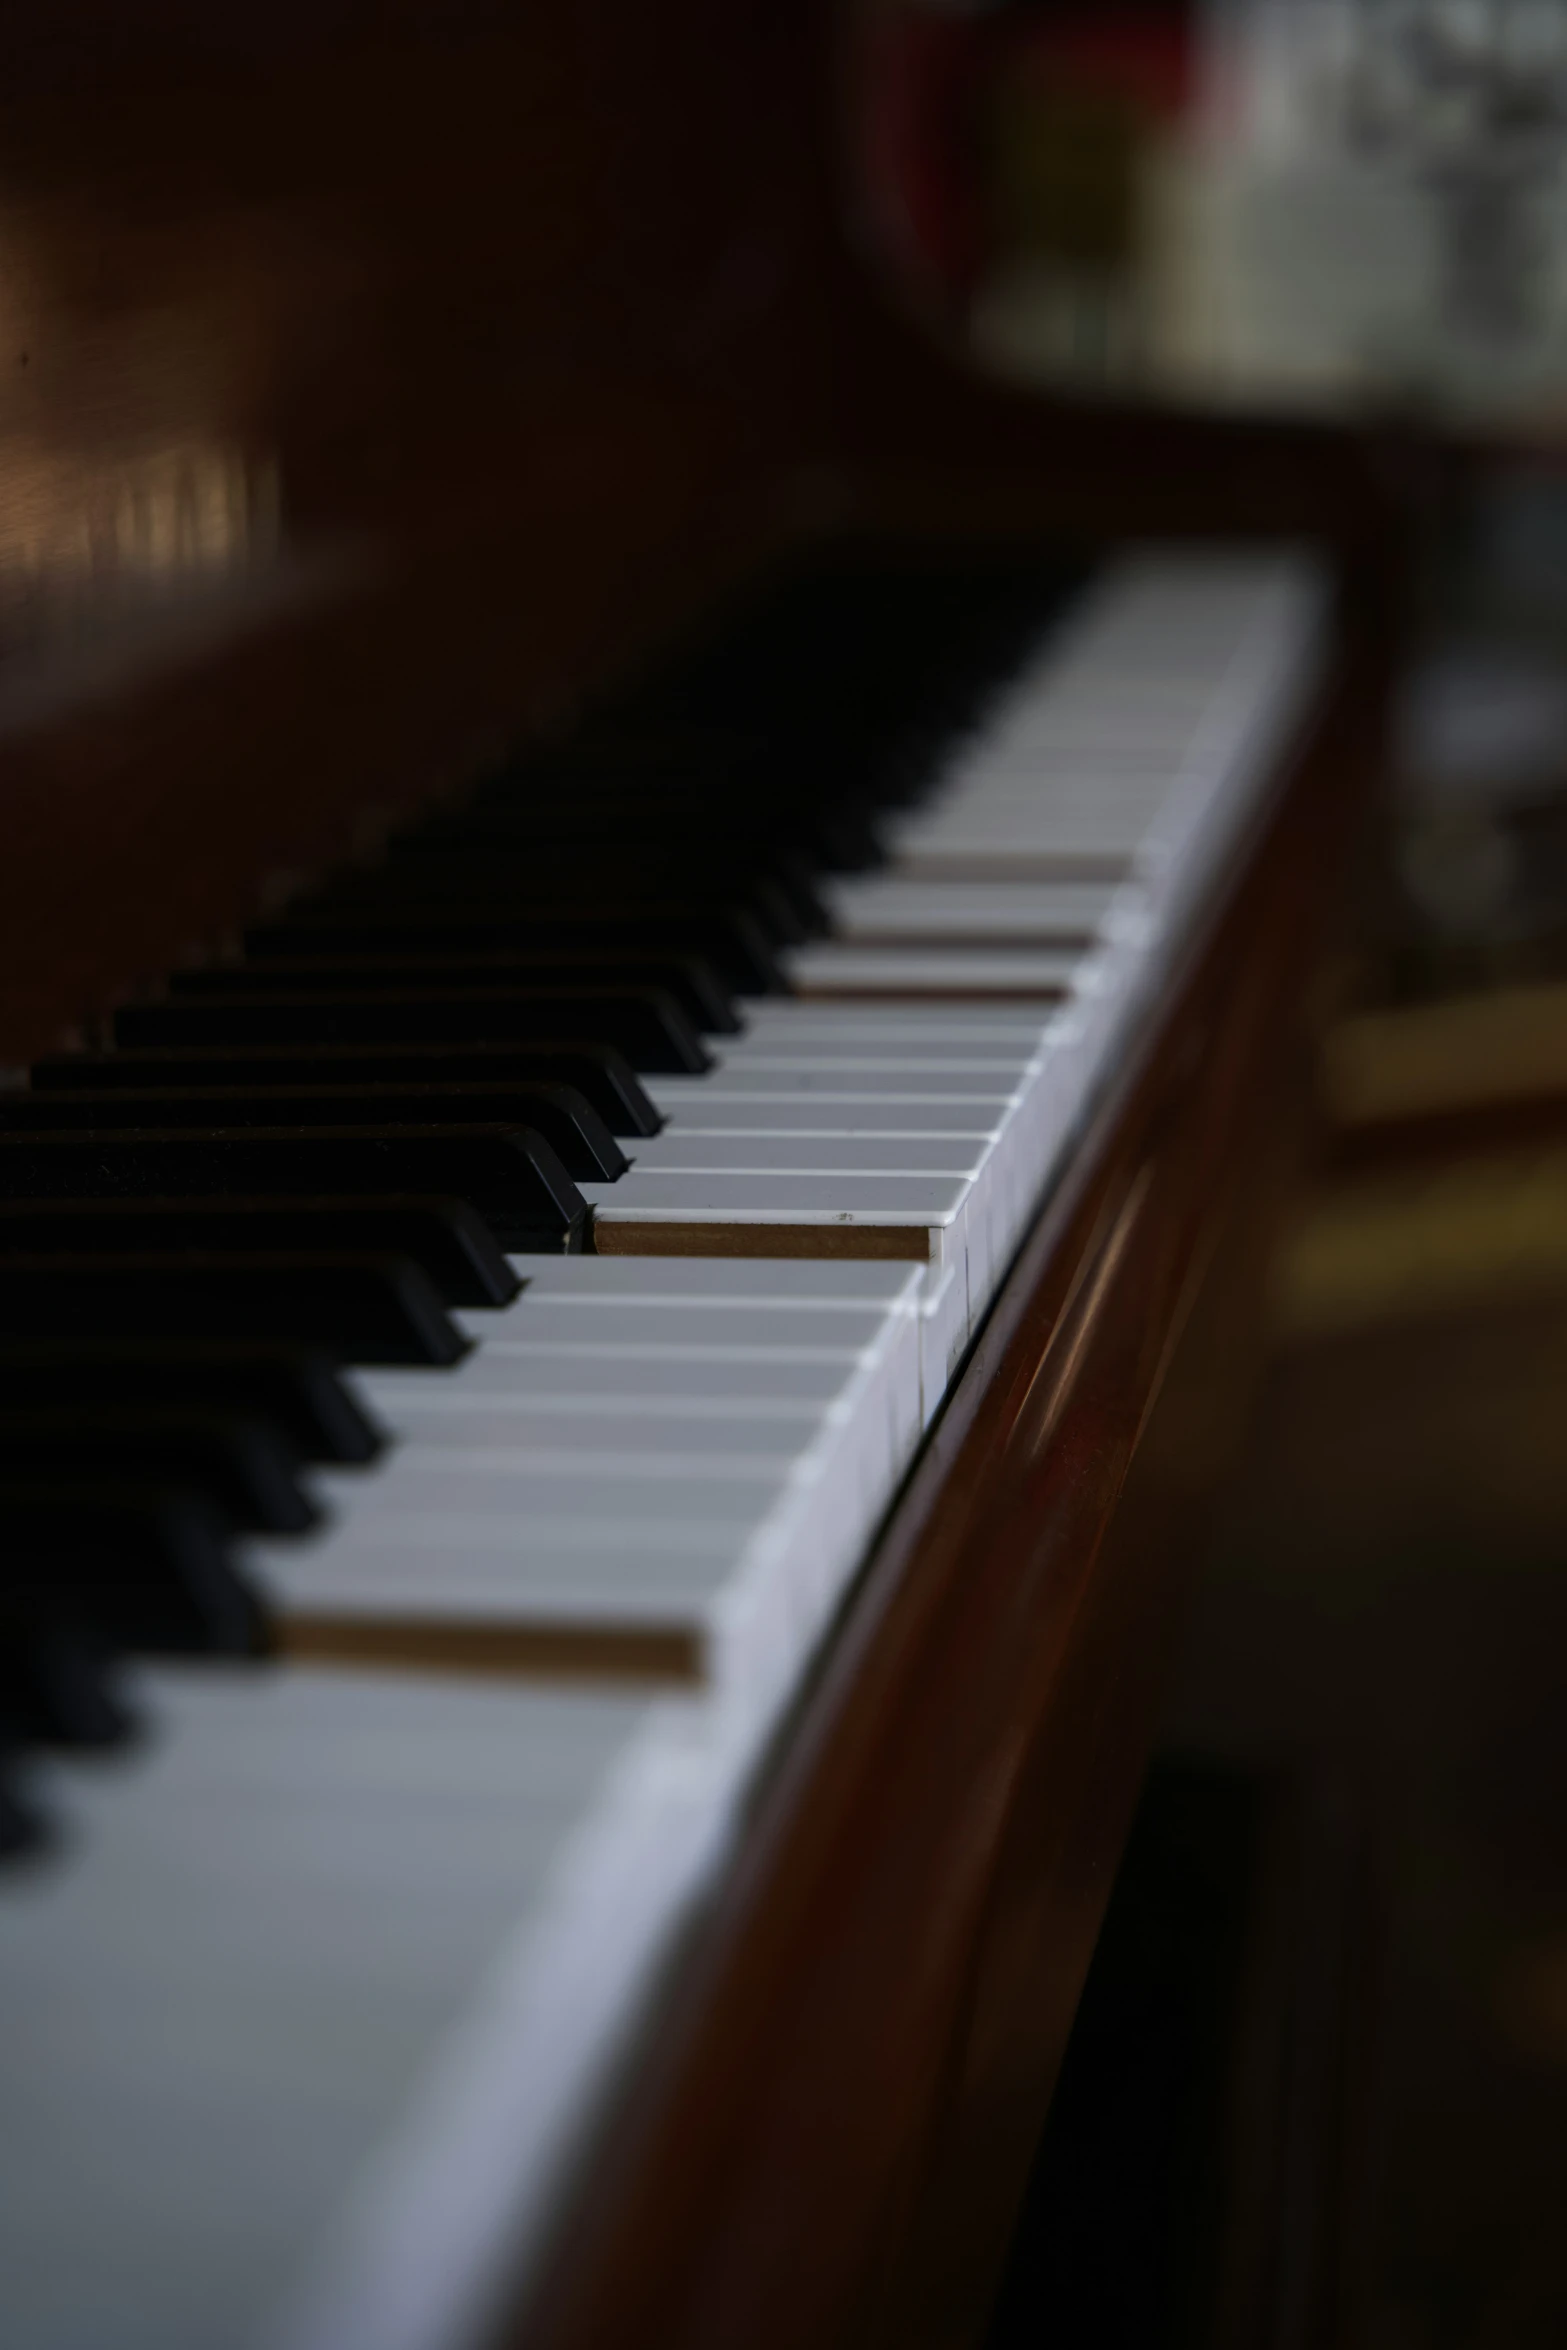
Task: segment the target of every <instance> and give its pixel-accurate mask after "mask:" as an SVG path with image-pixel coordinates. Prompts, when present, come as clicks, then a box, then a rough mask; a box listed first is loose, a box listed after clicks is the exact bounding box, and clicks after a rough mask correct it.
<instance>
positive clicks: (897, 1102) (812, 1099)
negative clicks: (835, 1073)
mask: <svg viewBox="0 0 1567 2350" xmlns="http://www.w3.org/2000/svg"><path fill="white" fill-rule="evenodd" d="M1012 1098H1013V1097H1012V1096H1010V1095H1009V1096H1007V1097H1006V1100H1005V1101H1004V1102H1002V1103H1001V1105H1000V1106H999V1107H995V1108H993V1107H989V1106H987V1105H986V1104H985V1103H984V1102H983V1101H981V1100H976V1098H975V1097H974V1096H972V1095H968V1096H961V1095H960V1096H959V1098H958V1099H957V1100H956V1101H952V1100H950V1099H946V1098H942V1099H936V1100H933V1099H931V1098H930V1097H929V1096H928V1095H927V1096H922V1097H916V1098H915V1099H914V1100H913V1101H910V1100H909V1098H908V1097H907V1096H896V1095H895V1096H893V1097H892V1098H891V1099H886V1098H880V1097H873V1098H872V1099H870V1100H866V1099H865V1098H864V1097H863V1096H861V1095H859V1094H854V1093H837V1094H822V1093H819V1092H818V1093H814V1094H809V1095H802V1094H800V1093H798V1092H795V1093H787V1094H779V1093H761V1094H757V1093H741V1092H728V1093H720V1094H717V1095H714V1096H709V1097H707V1098H705V1099H704V1098H700V1097H699V1098H697V1099H695V1100H689V1101H688V1100H683V1101H682V1102H681V1103H680V1105H679V1108H678V1109H677V1110H676V1111H675V1112H674V1113H673V1115H672V1116H671V1119H670V1122H669V1124H668V1125H667V1126H666V1127H665V1129H664V1131H663V1133H662V1134H661V1135H659V1136H658V1137H657V1140H658V1141H659V1142H660V1143H662V1142H665V1141H669V1142H676V1141H678V1142H680V1143H682V1144H684V1143H685V1142H686V1141H687V1140H688V1139H689V1138H691V1137H694V1136H697V1135H714V1136H722V1135H763V1134H774V1135H778V1136H779V1137H781V1138H782V1137H786V1136H790V1135H795V1136H799V1137H801V1138H802V1139H803V1138H810V1137H814V1136H817V1135H855V1136H860V1137H863V1139H864V1140H866V1141H871V1140H874V1139H875V1138H876V1137H877V1136H885V1137H886V1138H887V1139H888V1140H889V1141H895V1140H898V1139H903V1140H906V1141H911V1142H912V1141H919V1140H930V1141H938V1140H942V1139H944V1138H947V1137H951V1138H952V1139H954V1140H965V1139H966V1140H969V1141H993V1140H994V1139H995V1137H996V1136H997V1135H998V1134H999V1133H1000V1131H1001V1128H1002V1125H1003V1124H1004V1122H1005V1115H1006V1110H1007V1107H1008V1105H1009V1104H1010V1102H1011V1100H1012ZM629 1147H632V1148H644V1149H645V1148H646V1145H641V1146H637V1145H631V1146H629Z"/></svg>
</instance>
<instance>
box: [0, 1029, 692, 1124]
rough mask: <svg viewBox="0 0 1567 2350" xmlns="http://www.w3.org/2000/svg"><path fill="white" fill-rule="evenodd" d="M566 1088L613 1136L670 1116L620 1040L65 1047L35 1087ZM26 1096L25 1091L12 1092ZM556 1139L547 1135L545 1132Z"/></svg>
mask: <svg viewBox="0 0 1567 2350" xmlns="http://www.w3.org/2000/svg"><path fill="white" fill-rule="evenodd" d="M534 1083H538V1084H540V1085H547V1086H556V1085H559V1086H564V1087H566V1088H567V1089H568V1090H569V1091H570V1092H572V1093H574V1094H580V1095H581V1097H582V1099H583V1100H584V1101H585V1102H586V1103H587V1104H588V1107H589V1108H590V1109H591V1110H593V1111H594V1112H595V1114H596V1115H597V1116H598V1117H599V1118H600V1119H601V1120H602V1121H603V1124H604V1127H605V1129H606V1130H607V1132H608V1133H609V1134H611V1135H618V1136H624V1137H631V1136H646V1135H651V1134H657V1133H658V1131H659V1129H660V1127H661V1126H662V1124H663V1120H662V1119H661V1118H660V1117H659V1114H658V1112H657V1111H656V1110H655V1109H654V1107H653V1104H652V1102H651V1101H650V1099H649V1098H648V1095H647V1092H646V1090H645V1089H644V1087H643V1086H642V1084H641V1082H640V1080H639V1079H638V1077H637V1073H636V1071H635V1070H634V1069H633V1068H632V1066H631V1063H630V1062H629V1061H628V1060H627V1059H626V1057H625V1055H624V1054H623V1053H619V1052H616V1050H615V1049H614V1047H613V1046H612V1045H590V1044H581V1045H567V1044H538V1045H508V1044H476V1045H444V1046H442V1047H441V1048H440V1049H439V1050H430V1049H427V1048H421V1047H420V1046H418V1045H411V1046H404V1045H361V1046H354V1045H315V1046H310V1045H257V1046H253V1047H251V1048H249V1049H241V1050H239V1051H224V1050H223V1049H222V1048H221V1047H219V1048H214V1049H205V1048H201V1047H196V1048H193V1049H188V1050H187V1049H171V1050H169V1051H163V1052H160V1051H147V1052H138V1051H129V1050H128V1051H124V1052H108V1053H58V1054H54V1055H52V1056H51V1057H50V1058H48V1059H47V1060H43V1061H37V1062H35V1063H34V1065H33V1069H32V1076H31V1087H32V1091H33V1092H34V1093H35V1094H39V1095H42V1094H49V1095H58V1094H60V1093H62V1092H93V1091H102V1092H109V1091H111V1090H119V1089H121V1088H123V1089H125V1090H127V1091H137V1092H142V1093H148V1092H180V1091H184V1090H187V1089H189V1088H191V1087H194V1086H209V1087H210V1086H233V1087H240V1088H250V1087H256V1088H260V1087H265V1086H290V1085H298V1086H302V1087H309V1088H311V1089H314V1088H316V1087H319V1086H333V1087H337V1086H343V1087H349V1086H353V1087H364V1088H365V1089H366V1090H367V1091H374V1090H378V1089H382V1088H390V1089H393V1090H397V1091H401V1090H402V1089H403V1088H405V1087H424V1086H426V1085H430V1086H446V1085H473V1086H475V1087H477V1088H480V1089H483V1088H494V1087H498V1086H510V1085H512V1084H519V1085H524V1086H526V1085H531V1084H534ZM9 1098H11V1099H25V1098H26V1097H25V1095H22V1096H11V1097H9ZM545 1139H546V1140H548V1139H549V1138H548V1136H546V1138H545Z"/></svg>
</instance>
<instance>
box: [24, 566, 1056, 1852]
mask: <svg viewBox="0 0 1567 2350" xmlns="http://www.w3.org/2000/svg"><path fill="white" fill-rule="evenodd" d="M971 585H972V583H971ZM1025 607H1026V608H1027V612H1028V615H1029V616H1030V618H1033V617H1035V616H1037V610H1038V597H1037V591H1036V590H1035V589H1034V588H1031V589H1030V591H1029V594H1028V596H1026V597H1024V598H1023V599H1021V600H1020V599H1019V597H1018V595H1017V592H1016V582H1015V581H1014V580H1012V579H1011V577H1010V575H1009V576H1008V577H1007V578H1005V579H1003V581H1002V582H1001V586H1000V590H999V591H998V593H997V594H995V595H992V596H991V598H990V601H989V604H988V605H987V604H986V599H985V597H984V596H983V595H980V596H978V597H976V596H975V595H974V594H973V593H972V592H969V591H965V590H961V589H960V585H959V583H956V582H955V581H954V580H953V579H952V578H950V577H944V578H938V579H936V580H934V581H929V580H927V581H925V582H923V583H921V582H914V583H913V584H912V586H910V584H909V583H904V586H903V587H902V588H901V589H895V591H894V592H891V593H889V592H887V583H886V582H885V581H882V582H881V583H880V587H879V591H878V592H876V593H871V594H867V593H866V592H865V583H864V581H863V580H862V581H860V582H858V583H856V582H853V581H850V580H848V579H847V575H845V576H844V577H841V578H840V579H839V580H838V581H837V582H836V584H834V583H832V582H829V583H828V584H827V587H826V588H825V589H824V588H823V586H822V583H820V582H816V583H807V584H806V587H805V589H804V590H803V591H799V590H791V591H789V592H788V593H786V594H785V595H784V596H783V598H782V600H781V602H778V601H777V600H775V602H774V604H773V606H772V607H771V609H770V610H767V611H764V612H763V613H762V614H761V615H760V618H756V617H753V620H752V621H751V622H750V623H749V624H742V625H741V626H740V627H739V628H738V629H737V630H736V631H734V632H732V633H731V636H730V638H729V640H728V641H727V643H726V644H725V645H724V646H721V647H720V648H718V651H717V652H716V654H715V653H713V652H709V653H706V654H704V655H702V656H701V657H700V658H699V659H698V660H696V661H695V662H694V663H692V664H687V665H686V666H685V668H684V669H683V670H682V669H680V668H674V669H670V670H667V671H666V672H665V673H664V675H663V676H662V677H661V678H660V679H657V680H655V681H653V683H652V685H651V686H650V687H647V688H644V689H641V690H640V692H639V693H637V694H634V695H633V696H631V697H630V698H629V700H628V701H626V702H623V704H622V706H621V707H620V708H619V709H618V710H616V711H613V712H610V713H608V714H606V715H604V716H602V717H601V718H600V720H599V721H598V722H597V723H596V724H595V725H594V726H592V727H590V728H587V729H583V730H580V731H579V732H578V734H577V735H576V736H575V737H574V738H573V740H572V741H571V742H569V743H567V744H564V745H559V746H556V747H555V748H554V749H553V750H550V751H548V752H546V753H542V754H539V753H536V754H534V755H532V756H530V758H529V759H528V760H527V761H526V762H524V763H522V764H520V765H517V766H514V767H512V768H509V769H507V770H504V771H503V772H501V773H500V774H498V775H496V776H494V777H492V778H491V779H489V781H488V782H487V783H486V784H485V785H483V786H482V787H481V788H480V789H479V791H478V792H476V793H475V794H473V795H471V796H470V798H469V800H468V801H467V802H466V803H465V805H463V806H462V807H461V808H458V809H453V810H444V811H441V812H439V813H437V815H435V816H434V817H432V818H429V819H427V820H426V821H425V822H424V823H422V824H421V825H420V826H419V827H418V828H417V829H415V830H411V831H410V832H408V833H406V834H404V835H403V836H402V837H401V838H399V839H397V840H394V841H393V842H392V843H391V844H390V846H389V848H388V849H387V851H386V853H385V854H384V855H383V856H382V858H381V859H380V861H379V862H378V863H377V864H375V865H373V866H370V867H367V868H363V869H359V870H355V871H353V872H349V873H345V874H341V875H339V876H337V877H335V878H334V879H332V880H330V881H328V882H327V883H326V884H324V885H323V886H322V887H320V888H319V889H318V890H317V891H316V892H315V893H314V894H313V896H312V897H311V898H310V899H308V900H306V901H305V902H303V903H302V904H300V905H299V906H298V907H297V908H296V909H294V910H293V911H291V912H290V914H289V915H288V916H287V917H286V918H285V919H284V920H282V921H279V922H274V923H272V924H270V925H267V926H264V927H261V928H258V929H257V930H255V931H253V932H252V933H250V934H249V935H247V937H246V939H245V940H244V942H243V945H242V949H241V953H240V956H239V958H238V959H236V960H233V961H229V962H223V963H218V964H213V965H210V966H207V967H204V968H200V969H193V970H188V971H182V972H180V973H179V974H177V975H176V976H174V977H173V978H171V979H170V980H169V982H168V983H167V986H166V988H165V989H164V991H163V992H162V993H161V994H160V995H159V996H158V997H157V998H156V999H155V1000H147V1001H142V1002H137V1003H133V1004H130V1005H127V1006H126V1007H124V1008H123V1009H122V1010H121V1011H120V1012H119V1013H118V1014H117V1015H116V1016H115V1018H114V1020H113V1023H112V1031H111V1035H112V1043H111V1044H110V1046H109V1049H100V1050H97V1051H94V1052H84V1053H78V1054H73V1055H66V1056H61V1057H59V1058H56V1059H53V1060H51V1061H47V1062H45V1063H42V1064H40V1065H39V1066H38V1067H37V1068H35V1069H34V1071H33V1072H32V1076H31V1088H30V1090H29V1091H25V1092H16V1093H11V1094H4V1095H0V1746H3V1744H4V1743H5V1741H6V1739H7V1738H8V1737H9V1738H10V1739H11V1740H12V1741H13V1742H15V1741H28V1740H34V1739H40V1738H42V1739H54V1740H61V1739H64V1740H68V1741H73V1742H78V1743H79V1742H83V1741H87V1742H94V1741H99V1740H103V1739H106V1738H110V1737H113V1736H116V1735H118V1734H120V1732H121V1729H122V1727H123V1724H122V1721H121V1718H120V1714H119V1711H118V1708H117V1707H116V1705H115V1703H114V1701H113V1697H112V1684H111V1682H110V1681H109V1680H108V1679H106V1677H105V1674H104V1672H103V1670H102V1669H101V1663H102V1660H103V1659H106V1658H112V1657H114V1656H116V1655H118V1654H119V1653H122V1652H124V1651H126V1650H146V1649H153V1650H167V1649H171V1648H172V1649H186V1650H189V1649H198V1650H213V1649H216V1650H228V1651H233V1650H251V1649H254V1648H256V1647H258V1646H260V1645H263V1644H264V1641H265V1625H264V1623H263V1621H262V1619H261V1614H260V1611H259V1609H258V1608H257V1606H256V1604H255V1602H254V1600H253V1598H252V1597H251V1595H250V1594H249V1593H248V1591H247V1590H246V1588H245V1586H244V1584H243V1582H242V1580H241V1579H240V1578H239V1576H238V1575H237V1574H236V1573H235V1571H234V1568H233V1564H232V1556H231V1549H232V1539H233V1536H234V1534H235V1532H236V1530H241V1529H245V1528H266V1529H270V1530H273V1531H287V1530H297V1529H300V1528H302V1527H303V1526H305V1525H306V1524H308V1522H309V1519H310V1514H311V1512H310V1504H309V1501H308V1499H307V1492H306V1488H305V1485H304V1484H303V1483H302V1481H301V1480H302V1471H303V1467H304V1465H305V1464H306V1463H308V1462H311V1461H335V1462H355V1461H363V1460H366V1459H369V1458H371V1457H372V1456H373V1454H374V1451H375V1449H376V1446H377V1442H378V1439H377V1437H376V1433H375V1431H374V1430H373V1429H371V1428H370V1427H368V1426H367V1425H366V1423H365V1421H364V1419H363V1416H362V1415H361V1414H360V1412H359V1411H358V1410H357V1408H356V1407H355V1405H354V1402H353V1399H352V1397H351V1395H350V1394H349V1391H348V1390H347V1389H346V1388H345V1387H344V1386H343V1384H342V1382H341V1381H340V1380H339V1379H338V1377H337V1375H336V1366H338V1365H340V1364H343V1363H354V1362H360V1363H423V1364H427V1365H430V1366H431V1367H436V1366H439V1365H442V1364H447V1363H450V1362H452V1361H454V1360H456V1359H457V1358H458V1357H459V1356H460V1354H461V1353H462V1351H463V1341H462V1338H461V1336H460V1333H459V1330H458V1327H457V1325H456V1324H455V1323H454V1321H453V1320H452V1318H451V1314H450V1311H449V1309H450V1308H451V1307H452V1306H454V1305H469V1304H472V1305H501V1304H504V1303H505V1302H506V1301H507V1300H508V1298H509V1297H510V1296H512V1295H514V1294H515V1290H516V1280H515V1276H514V1275H513V1273H512V1271H511V1269H510V1267H509V1265H508V1263H507V1260H506V1256H505V1254H504V1253H503V1251H504V1249H506V1248H511V1249H515V1250H530V1251H531V1250H540V1249H543V1250H550V1249H571V1248H575V1247H578V1246H580V1245H582V1242H583V1239H584V1236H585V1227H586V1222H587V1219H586V1214H585V1210H584V1206H583V1202H582V1199H581V1197H580V1195H579V1193H578V1192H577V1190H576V1184H577V1182H578V1181H586V1180H597V1181H609V1180H613V1179H614V1177H615V1176H616V1175H617V1174H619V1173H620V1172H621V1171H622V1170H623V1168H624V1166H625V1163H626V1162H625V1154H624V1151H623V1150H622V1147H621V1145H622V1144H623V1143H624V1142H626V1141H628V1140H631V1139H633V1138H635V1137H637V1136H642V1135H648V1134H651V1133H654V1132H656V1130H657V1127H658V1123H659V1121H658V1119H657V1116H656V1114H655V1112H654V1110H653V1106H652V1104H651V1102H650V1101H649V1099H648V1096H647V1094H646V1092H645V1091H644V1090H643V1088H642V1086H641V1084H640V1083H639V1072H640V1073H643V1074H646V1073H649V1072H677V1073H681V1074H695V1073H700V1072H701V1071H702V1070H704V1069H705V1068H707V1067H708V1066H709V1065H710V1056H709V1053H708V1050H707V1047H706V1044H705V1042H704V1038H705V1037H707V1036H715V1035H716V1036H723V1035H725V1034H731V1033H733V1032H734V1031H735V1030H736V1028H737V1027H738V1026H739V1025H740V1022H739V1018H738V1015H737V1011H736V999H737V998H738V997H741V996H744V995H748V994H756V993H763V992H772V991H776V990H777V989H778V988H780V987H781V985H782V984H783V982H782V976H781V968H780V956H781V954H782V953H783V951H784V950H785V949H786V948H787V947H788V946H790V945H791V944H794V943H797V942H798V941H800V940H802V939H805V938H807V937H810V936H812V935H814V934H817V933H819V932H820V931H821V930H822V929H823V928H824V926H825V924H824V917H823V912H822V907H821V903H820V900H819V897H818V894H817V890H818V883H819V880H820V877H821V875H822V874H823V873H824V872H826V871H832V870H842V869H844V868H845V867H852V866H856V865H863V864H865V863H867V862H870V861H872V860H873V859H874V856H875V854H876V849H875V824H876V819H877V817H878V815H879V813H880V812H881V811H882V810H884V809H885V808H886V807H887V806H888V805H889V804H891V803H892V802H894V801H897V800H902V799H906V798H908V797H909V796H910V795H911V793H912V792H914V791H916V790H917V789H918V788H919V786H920V782H921V779H922V776H923V775H926V774H928V773H929V772H930V769H931V767H932V765H933V763H934V760H935V756H936V754H937V752H938V750H939V747H940V743H941V741H942V740H944V739H949V738H950V735H951V733H952V732H953V731H954V730H955V729H960V728H961V726H962V725H963V723H964V722H965V721H966V719H967V717H968V715H969V714H970V713H971V712H972V710H973V709H974V707H975V706H976V704H977V703H978V701H979V700H980V699H982V698H983V693H984V690H985V688H986V686H987V685H988V683H989V681H990V679H991V678H992V676H993V675H994V674H995V672H996V670H997V669H998V668H1000V667H1003V666H1005V664H1006V662H1007V661H1008V660H1009V659H1010V657H1011V652H1012V649H1013V645H1014V642H1015V640H1016V638H1017V636H1018V633H1019V622H1020V618H1021V617H1022V616H1023V615H1024V612H1025ZM1002 621H1005V622H1006V625H1005V626H1003V625H1000V623H1001V622H1002ZM27 1829H28V1823H27V1822H26V1820H25V1818H24V1816H23V1814H22V1812H21V1810H20V1808H19V1807H18V1806H16V1805H15V1804H14V1803H13V1804H11V1805H10V1806H9V1808H8V1807H7V1804H6V1801H5V1798H4V1796H3V1794H0V1842H3V1841H4V1840H5V1839H6V1838H7V1836H9V1837H10V1838H11V1839H12V1840H13V1841H18V1840H21V1839H22V1838H23V1837H24V1835H25V1834H26V1832H27Z"/></svg>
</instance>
